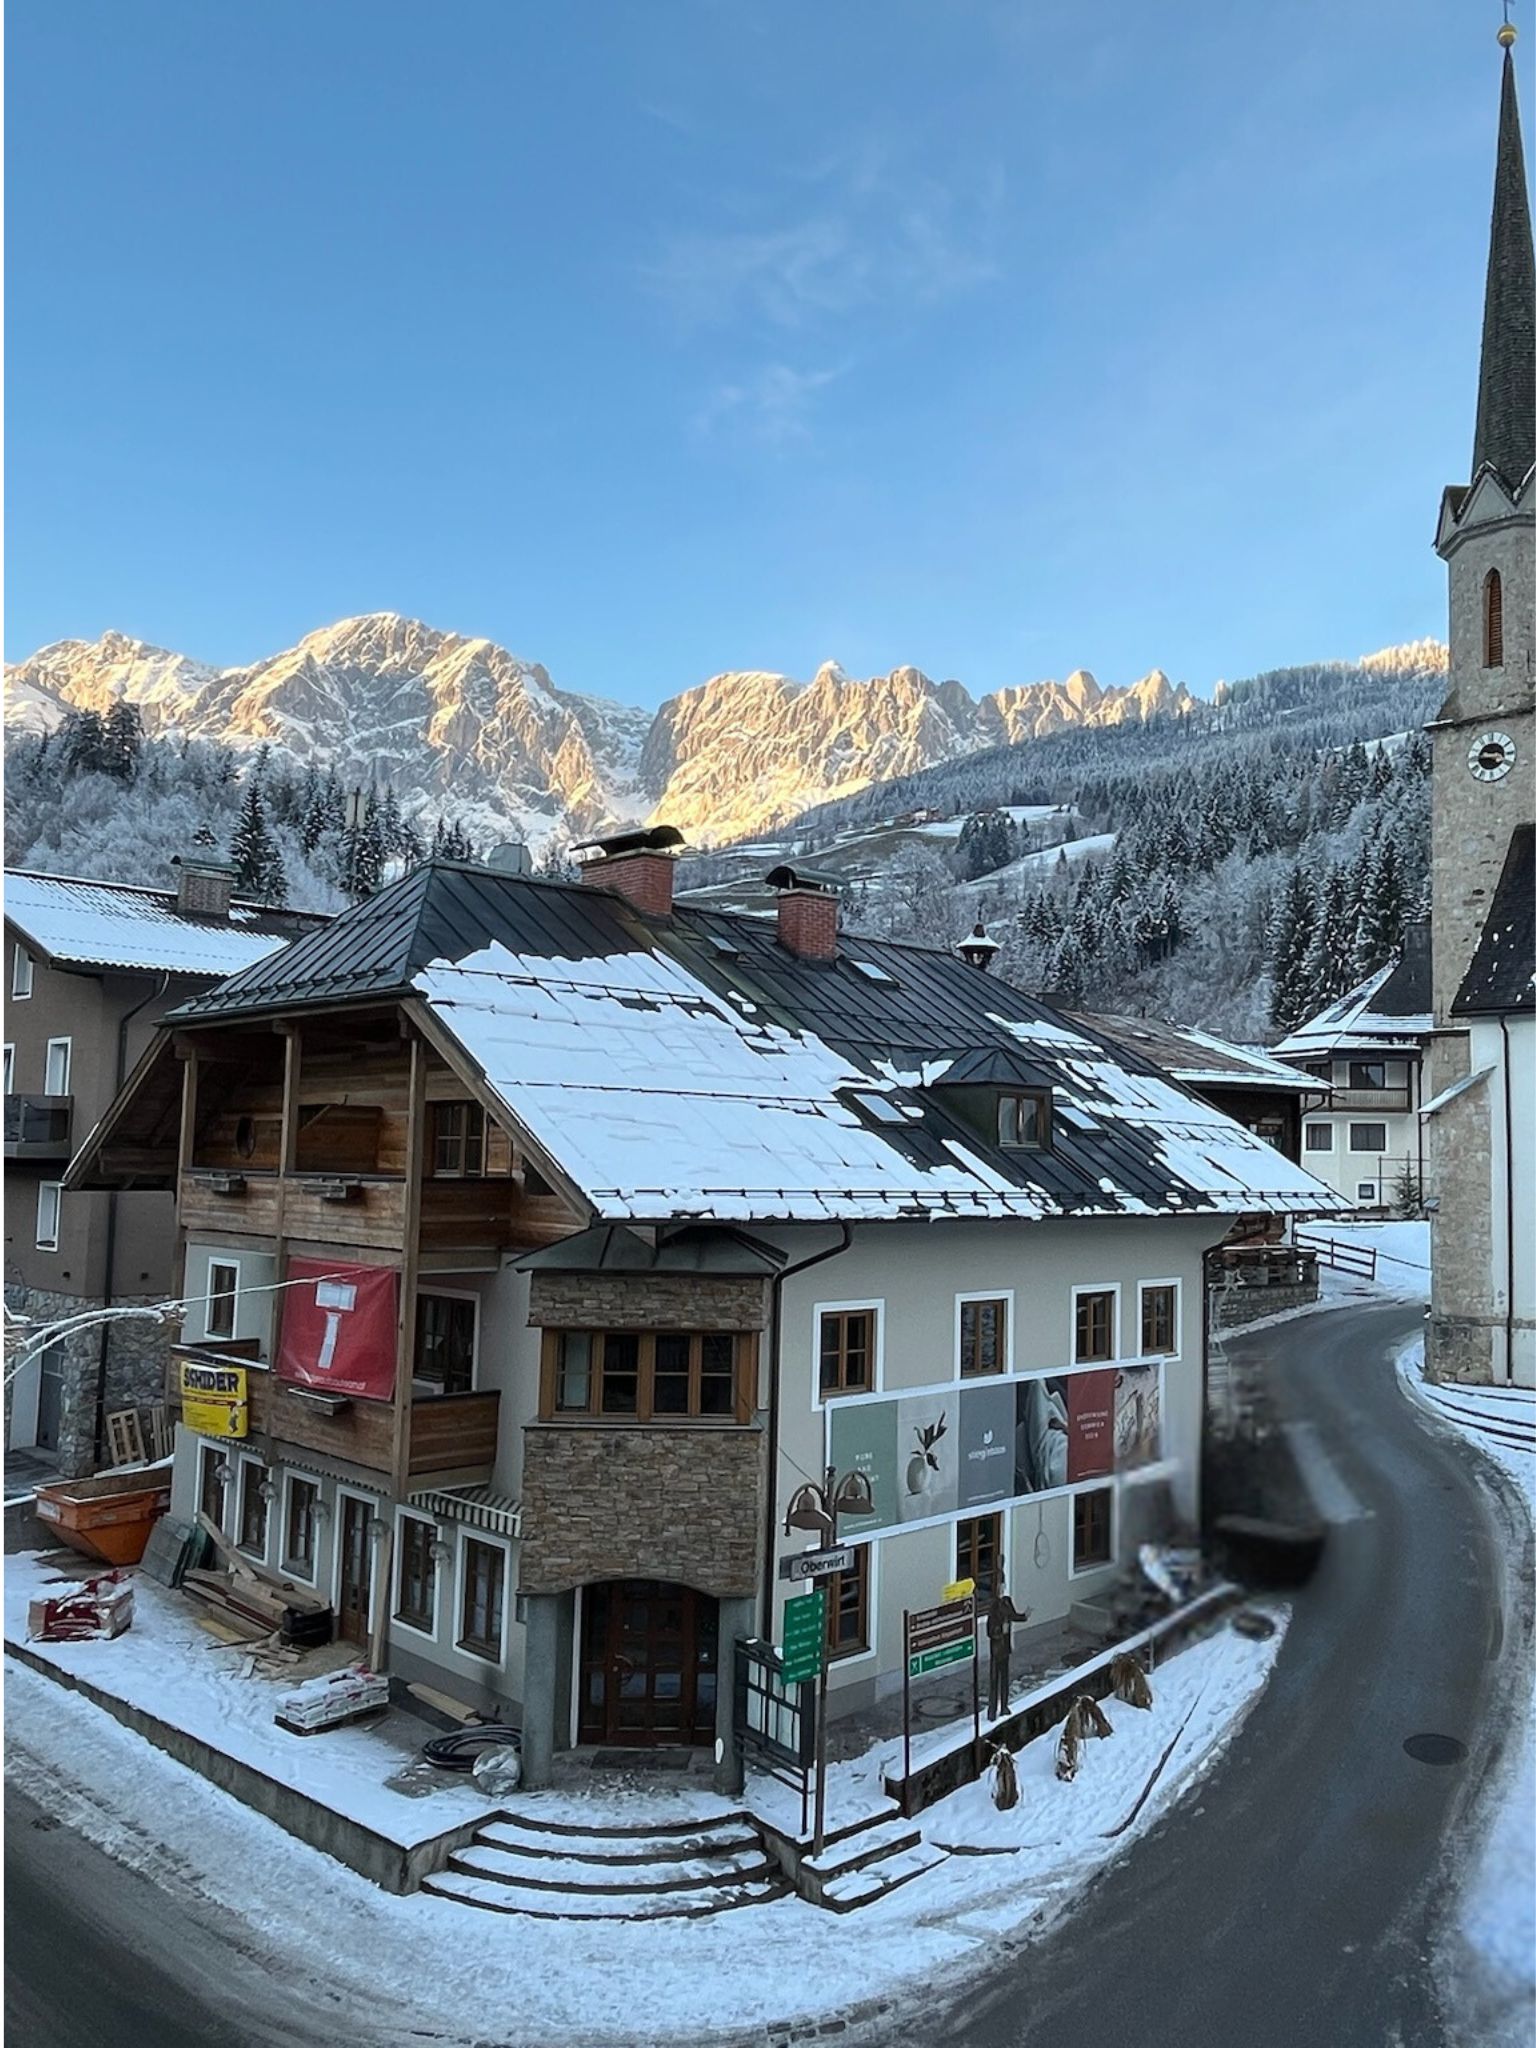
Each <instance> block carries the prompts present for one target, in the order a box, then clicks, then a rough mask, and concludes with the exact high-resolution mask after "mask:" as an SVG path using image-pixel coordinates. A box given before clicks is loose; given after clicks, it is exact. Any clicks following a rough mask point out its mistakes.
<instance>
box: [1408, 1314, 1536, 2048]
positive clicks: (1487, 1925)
mask: <svg viewBox="0 0 1536 2048" xmlns="http://www.w3.org/2000/svg"><path fill="white" fill-rule="evenodd" d="M1397 1369H1398V1374H1399V1377H1400V1378H1401V1380H1402V1382H1403V1386H1404V1388H1405V1389H1406V1391H1407V1392H1408V1393H1409V1394H1410V1395H1411V1396H1412V1398H1413V1399H1414V1400H1416V1401H1418V1402H1420V1403H1421V1404H1422V1405H1423V1406H1424V1407H1426V1408H1428V1409H1429V1410H1430V1411H1431V1412H1432V1413H1433V1414H1435V1415H1436V1416H1437V1417H1438V1418H1439V1419H1440V1421H1441V1422H1442V1423H1443V1424H1445V1425H1446V1426H1447V1427H1449V1428H1452V1429H1455V1430H1456V1431H1458V1432H1459V1433H1460V1434H1461V1435H1462V1436H1464V1437H1465V1438H1466V1439H1467V1440H1468V1441H1469V1442H1470V1443H1472V1444H1474V1445H1475V1446H1476V1447H1477V1449H1478V1450H1479V1451H1480V1452H1481V1453H1482V1454H1483V1456H1484V1457H1487V1458H1491V1459H1492V1460H1493V1461H1494V1463H1495V1464H1497V1465H1498V1466H1500V1467H1501V1468H1502V1470H1503V1471H1504V1472H1505V1473H1507V1474H1508V1476H1509V1478H1510V1479H1511V1480H1513V1482H1514V1484H1515V1486H1516V1487H1517V1488H1518V1490H1519V1493H1520V1496H1521V1498H1522V1499H1523V1500H1524V1502H1525V1507H1526V1513H1527V1516H1528V1517H1529V1518H1530V1520H1531V1522H1532V1523H1533V1524H1536V1395H1533V1394H1529V1393H1523V1392H1518V1391H1516V1390H1513V1389H1509V1390H1506V1389H1504V1388H1498V1387H1466V1386H1456V1387H1454V1388H1451V1387H1437V1386H1434V1385H1432V1384H1431V1383H1429V1382H1428V1381H1426V1380H1425V1378H1424V1340H1423V1338H1422V1337H1415V1338H1414V1339H1413V1340H1412V1342H1411V1343H1409V1344H1407V1345H1405V1346H1404V1347H1403V1350H1402V1351H1401V1352H1400V1353H1399V1354H1398V1360H1397ZM1493 1432H1497V1434H1494V1433H1493ZM1521 1436H1529V1438H1530V1442H1531V1448H1529V1449H1521V1448H1518V1447H1517V1445H1516V1444H1515V1443H1513V1442H1511V1441H1509V1440H1508V1439H1510V1438H1518V1437H1521ZM1510 1576H1511V1582H1512V1583H1511V1595H1512V1600H1511V1604H1512V1606H1514V1607H1515V1608H1516V1610H1517V1611H1518V1609H1519V1606H1520V1604H1521V1603H1522V1602H1523V1603H1525V1604H1526V1606H1527V1607H1528V1606H1529V1602H1530V1600H1531V1594H1532V1575H1531V1532H1530V1530H1529V1529H1528V1530H1527V1531H1526V1532H1525V1540H1524V1541H1523V1543H1521V1544H1520V1545H1519V1548H1518V1549H1517V1550H1516V1552H1515V1554H1514V1555H1513V1556H1512V1558H1511V1574H1510ZM1526 1649H1527V1656H1528V1658H1529V1653H1530V1632H1529V1614H1528V1613H1527V1616H1526ZM1533 1677H1536V1672H1533V1671H1532V1670H1531V1669H1530V1668H1529V1667H1528V1669H1527V1672H1526V1676H1525V1679H1524V1681H1523V1684H1522V1685H1521V1687H1520V1689H1519V1691H1518V1694H1517V1695H1516V1697H1515V1698H1514V1699H1513V1700H1512V1702H1511V1706H1510V1710H1509V1719H1508V1722H1507V1724H1506V1729H1505V1751H1504V1757H1503V1760H1502V1765H1501V1767H1500V1770H1499V1774H1498V1776H1497V1777H1496V1779H1495V1781H1494V1784H1493V1786H1492V1787H1491V1788H1490V1804H1491V1806H1492V1819H1491V1820H1490V1822H1489V1824H1488V1830H1487V1833H1486V1835H1485V1836H1484V1838H1483V1841H1482V1842H1481V1844H1480V1845H1479V1847H1478V1850H1477V1852H1476V1858H1475V1860H1474V1861H1473V1862H1471V1864H1470V1865H1469V1868H1468V1874H1467V1876H1466V1877H1465V1879H1464V1881H1463V1884H1462V1888H1461V1895H1460V1909H1459V1913H1458V1929H1459V1933H1460V1935H1461V1938H1462V1941H1463V1942H1464V1943H1465V1952H1464V1953H1462V1954H1460V1955H1453V1956H1452V1957H1451V1959H1450V1967H1451V1969H1452V1970H1453V1972H1454V1973H1455V1974H1456V1976H1457V1977H1458V1978H1460V1979H1461V1980H1462V1986H1461V1990H1460V1994H1459V1996H1458V1998H1457V2000H1456V2003H1457V2004H1458V2006H1460V2007H1462V2008H1464V2009H1468V2010H1470V2012H1471V2013H1473V2014H1474V2015H1475V2018H1474V2019H1473V2021H1472V2025H1473V2027H1474V2028H1475V2031H1469V2032H1468V2033H1467V2035H1466V2036H1465V2039H1466V2043H1467V2048H1474V2043H1475V2044H1476V2048H1528V2044H1529V2042H1530V2041H1531V2039H1532V2026H1531V2013H1532V2010H1533V2002H1536V1699H1533V1696H1532V1680H1533ZM1469 1980H1470V1981H1469Z"/></svg>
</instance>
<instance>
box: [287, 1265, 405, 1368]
mask: <svg viewBox="0 0 1536 2048" xmlns="http://www.w3.org/2000/svg"><path fill="white" fill-rule="evenodd" d="M288 1278H289V1279H290V1280H292V1281H297V1282H299V1283H301V1284H299V1285H298V1286H293V1287H288V1288H285V1289H284V1292H283V1298H282V1299H283V1308H282V1339H281V1342H280V1343H279V1345H278V1352H277V1376H278V1378H279V1379H280V1380H293V1381H295V1382H296V1383H297V1384H298V1385H299V1386H301V1387H316V1388H319V1389H321V1390H322V1391H323V1392H325V1393H327V1394H356V1395H357V1396H358V1397H359V1398H360V1399H362V1400H366V1401H387V1400H389V1399H390V1397H391V1396H392V1395H393V1393H394V1391H395V1338H396V1322H397V1318H398V1313H399V1311H398V1308H397V1306H396V1304H397V1299H398V1294H397V1289H398V1283H399V1278H400V1276H399V1274H398V1273H397V1272H396V1271H395V1269H394V1267H393V1266H339V1265H337V1264H336V1263H335V1262H334V1261H333V1260H326V1259H290V1260H289V1261H288Z"/></svg>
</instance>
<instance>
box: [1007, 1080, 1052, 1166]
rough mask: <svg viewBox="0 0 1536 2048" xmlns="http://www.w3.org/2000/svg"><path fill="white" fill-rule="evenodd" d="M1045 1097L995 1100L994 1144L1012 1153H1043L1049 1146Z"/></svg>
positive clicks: (1048, 1125)
mask: <svg viewBox="0 0 1536 2048" xmlns="http://www.w3.org/2000/svg"><path fill="white" fill-rule="evenodd" d="M1050 1102H1051V1099H1050V1097H1049V1096H1048V1095H1044V1094H1040V1095H1034V1094H1031V1095H1024V1094H1012V1093H1010V1094H1007V1095H999V1096H998V1098H997V1142H998V1144H999V1145H1003V1146H1006V1147H1007V1148H1008V1149H1009V1150H1010V1151H1016V1152H1043V1151H1044V1150H1045V1148H1046V1146H1047V1145H1048V1144H1049V1143H1050V1134H1051V1115H1050Z"/></svg>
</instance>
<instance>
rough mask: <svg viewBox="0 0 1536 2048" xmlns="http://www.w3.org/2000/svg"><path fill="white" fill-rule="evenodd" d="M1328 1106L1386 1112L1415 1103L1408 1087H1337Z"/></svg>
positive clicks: (1399, 1109)
mask: <svg viewBox="0 0 1536 2048" xmlns="http://www.w3.org/2000/svg"><path fill="white" fill-rule="evenodd" d="M1326 1106H1327V1107H1328V1108H1329V1109H1347V1110H1350V1111H1352V1112H1354V1113H1356V1114H1358V1113H1359V1112H1360V1111H1361V1110H1366V1109H1376V1110H1380V1111H1382V1113H1383V1114H1386V1113H1387V1112H1394V1113H1396V1112H1401V1111H1402V1110H1405V1109H1411V1108H1412V1107H1413V1103H1412V1101H1411V1099H1410V1097H1409V1094H1408V1090H1407V1089H1406V1088H1335V1089H1334V1091H1333V1094H1332V1095H1331V1096H1330V1097H1329V1098H1328V1102H1327V1105H1326Z"/></svg>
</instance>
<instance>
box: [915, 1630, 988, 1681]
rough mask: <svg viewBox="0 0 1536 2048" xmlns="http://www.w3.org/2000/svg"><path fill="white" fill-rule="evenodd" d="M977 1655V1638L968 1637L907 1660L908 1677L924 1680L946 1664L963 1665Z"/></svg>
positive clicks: (924, 1651) (922, 1652)
mask: <svg viewBox="0 0 1536 2048" xmlns="http://www.w3.org/2000/svg"><path fill="white" fill-rule="evenodd" d="M975 1654H976V1638H975V1637H974V1636H966V1637H965V1638H964V1640H963V1641H961V1642H958V1643H945V1644H943V1645H942V1647H941V1648H939V1649H937V1650H923V1651H921V1652H920V1653H919V1654H918V1655H917V1656H915V1657H909V1658H908V1659H907V1676H908V1677H909V1678H924V1677H926V1676H927V1674H928V1673H929V1672H930V1671H938V1670H941V1669H942V1668H943V1666H944V1665H946V1664H963V1663H964V1662H965V1661H966V1659H967V1658H970V1657H974V1656H975Z"/></svg>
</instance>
